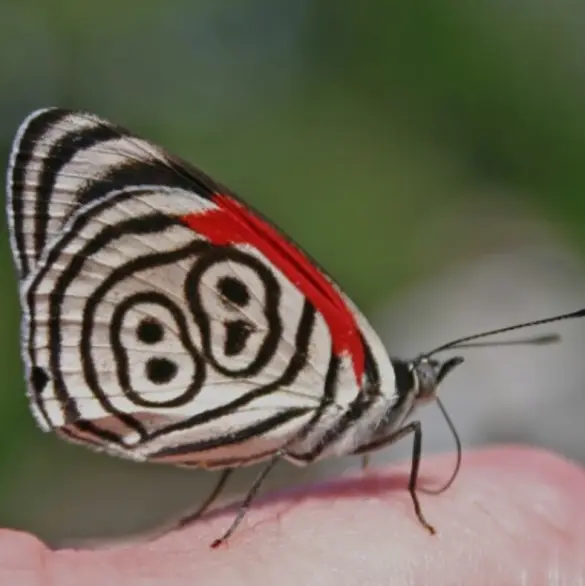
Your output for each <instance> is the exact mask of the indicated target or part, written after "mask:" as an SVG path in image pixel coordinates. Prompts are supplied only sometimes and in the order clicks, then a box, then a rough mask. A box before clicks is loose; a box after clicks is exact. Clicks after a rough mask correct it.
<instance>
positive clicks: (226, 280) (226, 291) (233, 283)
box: [217, 277, 250, 307]
mask: <svg viewBox="0 0 585 586" xmlns="http://www.w3.org/2000/svg"><path fill="white" fill-rule="evenodd" d="M217 288H218V289H219V292H220V293H221V294H222V295H223V297H225V298H226V299H227V300H228V301H231V302H232V303H235V304H236V305H238V306H240V307H243V306H245V305H248V303H249V302H250V293H249V292H248V288H247V287H246V285H244V283H242V281H239V280H238V279H234V277H222V278H221V279H220V280H219V281H218V282H217Z"/></svg>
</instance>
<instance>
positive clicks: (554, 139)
mask: <svg viewBox="0 0 585 586" xmlns="http://www.w3.org/2000/svg"><path fill="white" fill-rule="evenodd" d="M584 24H585V5H583V6H581V5H577V4H576V3H569V2H568V1H566V0H558V1H557V2H555V3H550V2H549V3H546V2H532V3H526V2H519V1H507V2H503V1H501V0H500V1H496V2H494V1H493V0H477V1H475V2H465V1H463V0H422V1H420V2H416V3H407V2H399V3H396V2H388V1H386V0H369V1H366V2H362V3H356V2H350V1H349V0H339V1H337V2H327V1H324V0H311V1H309V0H248V1H247V2H236V1H229V0H224V1H223V2H218V1H217V0H216V1H212V0H198V1H194V0H191V1H189V2H188V1H186V0H167V1H166V2H152V1H151V0H140V1H128V2H125V3H119V2H114V1H113V0H101V1H100V2H96V3H85V2H79V1H73V0H53V1H52V2H50V3H47V2H44V1H42V0H36V1H33V0H28V1H22V2H18V3H16V2H13V3H8V2H3V3H2V4H1V5H0V78H1V80H2V83H1V87H2V91H1V92H0V152H1V154H2V157H3V159H4V160H7V157H8V152H9V148H10V143H11V140H12V138H13V136H14V133H15V131H16V128H17V126H18V124H19V123H20V121H21V120H22V118H23V117H24V116H25V115H27V114H28V113H29V111H30V110H32V109H35V108H39V107H45V106H50V105H58V106H63V107H71V108H79V109H83V110H89V111H93V112H95V113H97V114H99V115H102V116H104V117H107V118H111V119H112V120H114V121H115V122H117V123H119V124H121V125H123V126H126V127H128V128H131V129H133V130H135V131H136V132H138V133H140V134H142V135H144V136H147V137H148V138H150V139H152V140H154V141H157V142H159V143H161V144H163V145H165V146H166V147H167V148H168V149H169V150H170V151H172V152H174V153H176V154H178V155H180V156H182V157H184V158H186V159H188V160H191V161H192V162H194V163H195V164H196V165H198V166H199V167H201V168H203V169H204V170H206V171H207V172H208V173H210V174H211V175H212V176H215V177H217V178H218V179H219V180H220V181H221V182H223V183H225V184H227V185H229V186H231V187H232V188H233V189H234V190H235V191H236V192H237V193H239V194H240V195H242V196H243V197H244V198H245V199H247V200H248V201H250V202H251V203H253V204H254V205H255V206H256V207H258V208H259V209H261V210H262V211H263V212H264V213H265V214H267V215H268V216H269V217H271V218H272V219H273V220H274V221H275V222H276V223H277V224H279V225H280V226H281V227H282V228H283V229H284V230H285V231H286V232H288V233H290V234H291V235H292V236H293V237H294V238H295V239H296V240H297V241H298V242H300V243H301V244H302V245H303V246H304V247H305V248H306V249H307V250H308V251H309V252H310V253H311V254H312V255H314V256H315V257H316V258H317V259H318V260H319V261H320V262H321V264H323V265H324V266H325V267H327V269H328V270H329V271H330V272H331V273H332V274H333V275H334V276H335V277H336V278H337V279H338V281H339V282H340V283H341V284H342V286H343V287H344V288H345V289H346V290H347V292H348V293H349V294H350V295H351V296H352V297H353V298H354V300H355V301H356V302H357V303H358V304H359V305H360V306H361V307H362V308H363V309H364V311H365V312H366V313H368V314H369V313H371V312H372V311H373V310H374V309H375V308H376V307H379V306H380V305H381V304H382V303H385V302H391V301H392V299H393V297H394V296H395V295H398V294H400V295H404V294H405V292H406V291H408V289H409V288H410V287H413V286H414V285H415V284H416V283H417V282H420V280H421V279H422V278H423V277H425V276H428V275H429V274H430V273H439V272H441V271H443V270H445V269H446V268H447V267H448V266H449V265H452V264H454V263H458V262H462V261H463V260H466V261H472V260H473V259H474V258H475V257H477V256H479V255H482V254H485V253H486V252H489V251H493V250H497V249H501V248H505V247H506V246H507V245H508V244H509V243H510V242H514V241H515V240H520V241H521V240H522V237H523V236H522V234H523V231H522V229H521V228H518V229H516V228H515V226H519V227H521V226H522V225H523V224H522V222H523V220H525V219H527V218H528V219H532V218H536V219H538V221H546V222H548V223H549V224H550V225H551V226H552V229H553V230H554V231H555V232H557V233H558V235H559V237H560V238H561V239H563V240H565V241H566V243H567V246H568V247H570V248H571V249H573V250H574V251H576V253H577V254H583V253H584V252H585V231H584V230H583V229H582V223H583V218H585V198H584V197H583V194H584V193H585V165H584V164H583V155H584V153H585V99H584V98H585V59H583V51H584V47H583V38H584V37H583V34H582V31H583V25H584ZM501 218H505V219H509V218H516V219H517V220H518V224H512V228H508V229H502V230H501V231H498V230H495V229H494V225H500V224H498V220H499V219H501ZM2 225H3V226H5V223H4V220H3V224H2ZM0 271H1V274H2V277H3V278H2V286H1V287H0V296H1V303H0V324H1V326H2V327H1V328H0V361H1V368H0V373H1V376H2V378H3V383H4V384H3V392H2V393H1V394H0V413H1V422H2V425H0V523H1V524H2V525H3V526H10V527H18V528H25V529H29V530H33V531H35V532H36V533H38V534H40V535H41V536H42V537H43V538H45V539H48V540H50V541H52V542H55V543H61V542H63V541H64V540H66V539H75V538H81V537H88V536H97V535H114V534H116V533H123V532H125V531H130V530H137V529H141V528H145V527H148V526H151V525H152V524H154V523H155V522H159V521H161V520H164V519H165V518H166V517H167V516H168V514H169V512H170V511H176V510H180V508H181V507H185V506H186V505H188V504H189V503H191V504H193V502H194V501H196V500H197V499H198V498H199V494H200V492H201V491H202V490H204V489H207V488H208V487H209V486H210V484H209V483H210V482H211V480H209V479H208V478H207V477H208V476H209V475H206V474H205V473H200V472H192V471H180V470H170V469H166V468H165V469H163V468H159V467H156V466H146V465H136V464H132V463H126V462H117V461H112V459H110V458H107V457H106V456H100V455H96V454H93V453H91V452H89V451H87V450H85V449H83V448H80V447H74V446H69V445H67V444H65V443H63V442H61V441H59V440H56V439H55V438H52V437H50V436H47V435H44V434H42V433H41V432H40V431H37V429H36V427H35V425H34V423H33V420H32V417H31V416H30V414H29V411H28V408H27V405H26V401H25V396H24V383H23V376H22V368H21V363H20V357H19V341H18V337H19V312H18V304H17V288H16V281H15V278H14V275H13V270H12V263H11V260H10V253H9V248H8V237H7V232H6V229H5V228H4V229H3V230H2V239H1V241H0ZM567 309H572V308H567ZM536 317H538V316H536ZM413 319H415V317H413ZM496 325H500V324H496ZM153 469H154V470H153ZM253 472H254V471H245V472H243V476H244V478H245V479H249V478H251V477H252V476H251V475H252V474H253ZM287 474H288V476H287V478H293V477H294V478H300V477H302V475H303V474H310V472H294V473H293V472H290V471H288V472H287ZM285 476H286V475H285ZM242 482H243V481H242ZM129 501H132V506H129V504H128V503H129ZM145 510H148V511H149V512H148V515H147V514H142V513H141V512H140V511H145ZM149 515H150V516H149Z"/></svg>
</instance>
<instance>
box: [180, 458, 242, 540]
mask: <svg viewBox="0 0 585 586" xmlns="http://www.w3.org/2000/svg"><path fill="white" fill-rule="evenodd" d="M233 471H234V469H233V468H228V469H227V470H224V471H223V472H222V473H221V476H220V477H219V480H218V481H217V483H216V485H215V487H214V489H213V490H212V491H211V494H210V495H209V496H208V497H207V498H206V499H205V501H203V503H202V505H201V506H200V507H199V508H198V509H197V510H196V511H195V512H193V513H189V514H188V515H185V516H184V517H182V518H181V519H179V522H178V523H177V526H176V529H180V528H181V527H185V526H187V525H191V523H193V522H194V521H196V520H197V519H199V517H201V516H202V515H203V513H205V511H207V509H209V507H210V506H211V505H212V504H213V503H214V501H215V500H216V499H217V497H218V496H219V494H220V493H221V491H222V490H223V487H224V486H225V485H226V483H227V481H228V478H229V477H230V476H231V474H232V472H233Z"/></svg>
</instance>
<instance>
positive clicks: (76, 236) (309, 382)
mask: <svg viewBox="0 0 585 586" xmlns="http://www.w3.org/2000/svg"><path fill="white" fill-rule="evenodd" d="M8 218H9V226H10V237H11V243H12V249H13V256H14V259H15V264H16V267H17V270H18V274H19V277H20V283H21V285H20V287H21V303H22V307H23V325H22V353H23V356H24V361H25V365H26V370H27V381H28V393H29V398H30V403H31V407H32V410H33V413H34V414H35V416H36V419H37V421H38V422H39V424H40V425H41V427H42V428H43V429H46V430H51V429H54V430H56V431H57V432H58V433H60V434H61V435H63V436H64V437H66V438H67V439H70V440H73V441H79V442H82V443H86V444H89V445H93V446H95V447H98V448H102V449H106V450H108V451H110V452H112V453H115V454H118V455H122V456H125V457H130V458H134V459H158V460H167V461H173V462H176V463H180V464H190V463H195V464H205V465H207V466H212V465H231V464H233V463H236V462H237V463H243V462H249V461H254V460H257V459H259V458H262V457H265V456H266V455H267V454H269V453H271V452H273V451H274V450H275V449H278V448H279V447H281V446H282V445H283V444H284V443H286V442H288V441H289V440H290V439H291V438H294V437H295V436H296V435H297V434H299V432H304V435H305V436H307V435H308V434H309V432H310V431H311V430H312V429H313V428H316V427H317V426H318V425H321V426H322V425H324V422H325V421H326V420H331V421H333V420H335V419H336V418H337V417H339V416H340V414H341V413H343V410H344V409H345V408H346V407H347V405H349V404H351V403H352V402H353V401H354V400H355V399H356V396H358V395H359V394H360V393H361V392H362V391H363V390H364V388H365V387H366V386H367V387H368V388H370V389H374V388H375V387H376V388H377V389H378V390H379V383H380V377H381V376H384V377H386V380H387V381H389V383H390V384H393V379H392V376H393V375H392V369H391V366H390V364H389V361H388V359H387V358H386V354H385V352H384V349H383V347H382V345H381V344H380V342H379V340H378V339H377V337H376V336H375V334H374V333H373V331H372V330H371V328H370V327H369V325H368V324H367V322H366V320H365V318H363V316H362V315H361V314H360V313H359V312H358V311H357V310H355V308H353V307H352V306H351V304H350V303H349V301H348V300H347V299H346V298H345V296H343V294H342V293H341V292H340V291H339V289H338V287H337V286H336V285H335V284H334V283H333V281H332V280H331V279H330V278H329V277H327V276H326V275H325V273H324V272H322V271H321V270H320V269H318V268H317V267H316V265H314V263H312V262H311V261H310V259H308V257H307V256H306V255H305V254H304V253H303V252H302V251H301V250H300V249H299V248H298V247H297V246H295V245H293V244H292V243H291V242H290V240H288V239H287V238H285V237H283V235H282V234H281V233H280V232H278V231H277V230H276V229H275V228H274V227H273V226H272V225H270V223H269V222H267V221H266V220H265V219H264V218H262V217H261V216H260V215H259V214H258V213H257V212H254V211H252V210H251V209H250V208H249V206H246V205H245V204H243V202H242V201H241V200H239V199H238V198H237V197H236V196H235V195H234V194H232V193H230V192H229V191H228V190H227V189H226V188H224V187H223V186H221V185H219V184H217V183H216V182H214V181H213V180H212V179H211V178H209V177H208V176H207V175H205V174H204V173H202V172H200V171H199V170H197V169H195V168H194V167H192V166H190V165H189V164H187V163H185V162H184V161H181V160H179V159H177V158H174V157H171V156H170V155H169V154H168V153H166V152H165V151H163V150H162V149H160V148H159V147H157V146H156V145H154V144H152V143H150V142H148V141H145V140H143V139H141V138H138V137H136V136H134V135H132V134H130V133H129V132H127V131H126V130H124V129H122V128H120V127H117V126H114V125H112V124H110V123H109V122H107V121H105V120H102V119H100V118H97V117H95V116H93V115H89V114H84V113H78V112H72V111H67V110H62V109H47V110H41V111H37V112H35V113H33V114H31V116H29V118H28V119H27V120H26V121H25V122H24V123H23V125H22V126H21V128H20V130H19V131H18V134H17V137H16V139H15V143H14V148H13V152H12V155H11V159H10V166H9V173H8ZM380 369H382V371H381V370H380ZM328 425H329V423H328Z"/></svg>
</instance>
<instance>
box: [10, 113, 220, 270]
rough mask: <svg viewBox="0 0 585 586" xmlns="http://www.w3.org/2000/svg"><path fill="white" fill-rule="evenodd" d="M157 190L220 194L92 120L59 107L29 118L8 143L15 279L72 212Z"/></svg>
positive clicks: (189, 171) (147, 145) (195, 172)
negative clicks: (135, 191)
mask: <svg viewBox="0 0 585 586" xmlns="http://www.w3.org/2000/svg"><path fill="white" fill-rule="evenodd" d="M84 154H85V155H86V156H83V155H84ZM157 185H160V186H164V187H167V188H173V187H176V188H180V189H184V190H187V191H193V192H194V194H196V195H198V196H200V197H203V198H206V199H209V198H210V197H211V196H212V194H213V193H215V192H217V191H226V189H225V188H224V187H223V186H221V185H220V184H218V183H217V182H215V181H214V180H213V179H211V178H210V177H209V176H207V175H206V174H205V173H203V172H202V171H200V170H199V169H197V168H195V167H194V166H192V165H191V164H189V163H187V162H186V161H183V160H182V159H179V158H178V157H174V156H172V155H170V154H169V153H167V152H166V151H165V150H164V149H162V148H161V147H159V146H157V145H155V144H153V143H151V142H149V141H146V140H144V139H142V138H140V137H139V136H137V135H135V134H133V133H131V132H129V131H128V130H126V129H125V128H122V127H120V126H117V125H114V124H111V123H110V122H108V121H106V120H104V119H101V118H99V117H97V116H94V115H91V114H86V113H83V112H75V111H72V110H66V109H61V108H50V109H45V110H39V111H37V112H34V113H33V114H31V115H30V116H29V117H28V118H27V119H26V120H25V121H24V122H23V124H22V125H21V127H20V128H19V130H18V133H17V135H16V138H15V140H14V144H13V147H12V155H11V158H10V164H9V169H8V181H7V187H8V216H9V220H10V227H11V241H12V246H13V255H14V259H15V263H16V265H17V268H18V270H19V273H20V278H21V279H24V278H26V276H27V275H28V274H29V273H30V272H32V271H33V270H34V268H35V265H36V263H37V262H38V259H39V258H40V256H41V254H42V253H43V250H44V249H45V248H46V246H47V244H48V242H49V241H50V240H51V239H52V238H53V237H56V236H58V235H59V232H60V229H61V228H62V227H63V225H64V224H65V222H67V220H68V219H69V218H70V217H71V215H72V214H73V213H75V211H76V210H77V209H79V207H81V206H82V205H85V204H87V203H90V202H94V201H96V200H99V199H102V198H103V197H105V196H107V195H108V194H109V193H111V192H112V191H118V190H124V189H127V188H129V187H137V186H150V187H152V186H157Z"/></svg>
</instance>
